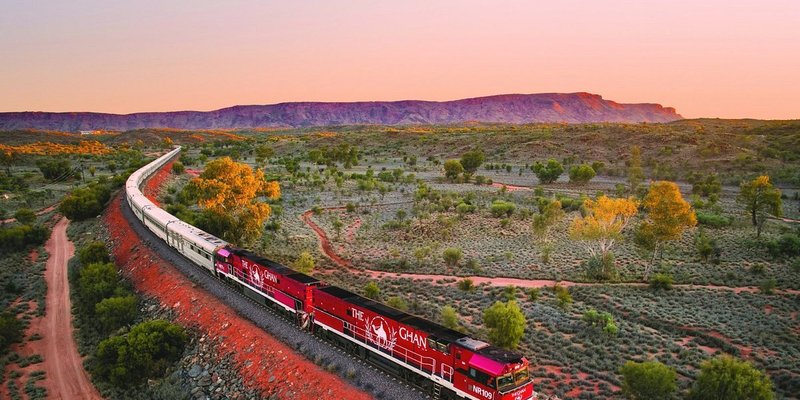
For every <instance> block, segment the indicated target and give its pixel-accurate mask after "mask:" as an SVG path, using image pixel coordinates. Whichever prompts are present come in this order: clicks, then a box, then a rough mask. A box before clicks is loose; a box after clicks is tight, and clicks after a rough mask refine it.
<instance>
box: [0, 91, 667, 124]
mask: <svg viewBox="0 0 800 400" xmlns="http://www.w3.org/2000/svg"><path fill="white" fill-rule="evenodd" d="M681 118H682V117H681V116H680V115H679V114H678V113H676V112H675V109H674V108H672V107H663V106H661V105H660V104H649V103H642V104H620V103H616V102H614V101H611V100H605V99H603V98H602V97H601V96H599V95H596V94H591V93H541V94H505V95H498V96H488V97H476V98H472V99H463V100H453V101H441V102H439V101H419V100H405V101H365V102H353V103H323V102H297V103H280V104H272V105H253V106H234V107H228V108H223V109H220V110H216V111H207V112H206V111H176V112H145V113H135V114H103V113H92V112H66V113H53V112H8V113H0V130H14V129H47V130H58V131H67V132H70V131H79V130H94V129H109V130H130V129H141V128H175V129H228V128H261V127H307V126H328V125H360V124H377V125H413V124H456V123H463V122H470V121H477V122H500V123H515V124H516V123H533V122H566V123H589V122H633V123H635V122H669V121H674V120H677V119H681Z"/></svg>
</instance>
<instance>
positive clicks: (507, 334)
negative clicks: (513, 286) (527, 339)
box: [483, 300, 527, 348]
mask: <svg viewBox="0 0 800 400" xmlns="http://www.w3.org/2000/svg"><path fill="white" fill-rule="evenodd" d="M483 323H484V325H485V326H486V327H487V328H488V330H489V340H490V341H491V342H492V343H493V344H494V345H496V346H500V347H503V348H516V347H517V344H518V343H519V340H520V339H522V335H523V334H524V333H525V325H527V322H526V320H525V315H524V314H523V313H522V310H520V308H519V306H517V303H516V302H515V301H514V300H510V301H508V302H506V303H502V302H499V301H498V302H495V303H494V304H493V305H492V306H491V307H489V308H487V309H486V310H484V311H483Z"/></svg>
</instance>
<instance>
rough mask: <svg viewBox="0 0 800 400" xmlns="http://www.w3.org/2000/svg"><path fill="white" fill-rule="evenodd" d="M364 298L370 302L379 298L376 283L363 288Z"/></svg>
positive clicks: (370, 283) (379, 290)
mask: <svg viewBox="0 0 800 400" xmlns="http://www.w3.org/2000/svg"><path fill="white" fill-rule="evenodd" d="M364 296H365V297H367V298H369V299H372V300H377V299H378V298H379V297H380V296H381V288H379V287H378V284H377V283H375V282H369V283H367V284H366V285H365V286H364Z"/></svg>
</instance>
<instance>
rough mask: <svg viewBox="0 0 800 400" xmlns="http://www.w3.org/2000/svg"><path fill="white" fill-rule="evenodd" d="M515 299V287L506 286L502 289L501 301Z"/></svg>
mask: <svg viewBox="0 0 800 400" xmlns="http://www.w3.org/2000/svg"><path fill="white" fill-rule="evenodd" d="M516 298H517V287H516V286H514V285H508V286H506V287H504V288H503V300H505V301H509V300H514V299H516Z"/></svg>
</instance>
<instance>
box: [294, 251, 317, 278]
mask: <svg viewBox="0 0 800 400" xmlns="http://www.w3.org/2000/svg"><path fill="white" fill-rule="evenodd" d="M292 268H293V269H294V270H295V271H298V272H302V273H304V274H310V273H311V272H313V271H314V256H312V255H311V253H309V252H307V251H304V252H302V253H300V257H298V258H297V260H294V262H293V263H292Z"/></svg>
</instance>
